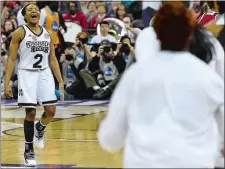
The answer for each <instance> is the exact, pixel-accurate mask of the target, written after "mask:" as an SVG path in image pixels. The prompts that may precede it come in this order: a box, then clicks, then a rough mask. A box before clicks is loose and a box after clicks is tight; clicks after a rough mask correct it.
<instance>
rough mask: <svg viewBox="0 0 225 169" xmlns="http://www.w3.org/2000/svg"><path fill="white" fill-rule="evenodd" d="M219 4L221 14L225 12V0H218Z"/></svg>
mask: <svg viewBox="0 0 225 169" xmlns="http://www.w3.org/2000/svg"><path fill="white" fill-rule="evenodd" d="M217 4H218V7H219V14H223V13H225V1H219V0H217Z"/></svg>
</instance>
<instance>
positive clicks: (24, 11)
mask: <svg viewBox="0 0 225 169" xmlns="http://www.w3.org/2000/svg"><path fill="white" fill-rule="evenodd" d="M29 5H30V4H27V5H25V6H24V7H23V9H22V11H21V14H22V15H23V16H25V15H26V9H27V7H28V6H29Z"/></svg>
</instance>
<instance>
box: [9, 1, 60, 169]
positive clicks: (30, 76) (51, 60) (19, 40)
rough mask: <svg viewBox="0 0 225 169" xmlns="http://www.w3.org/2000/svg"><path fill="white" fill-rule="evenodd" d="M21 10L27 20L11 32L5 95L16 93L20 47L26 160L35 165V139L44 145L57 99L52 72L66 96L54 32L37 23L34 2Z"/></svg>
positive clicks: (19, 85) (20, 96)
mask: <svg viewBox="0 0 225 169" xmlns="http://www.w3.org/2000/svg"><path fill="white" fill-rule="evenodd" d="M22 14H23V16H24V19H25V21H26V22H27V24H26V25H23V26H21V27H19V28H18V29H17V30H16V31H15V32H13V34H12V40H11V44H10V52H9V59H8V63H7V68H6V74H5V95H6V97H7V98H11V97H12V96H13V94H12V89H11V88H10V86H9V81H10V77H11V74H12V71H13V67H14V63H15V60H16V56H17V51H18V50H20V61H19V65H18V81H19V84H18V105H19V106H22V107H25V110H26V118H25V120H24V135H25V141H26V142H25V152H24V164H25V166H36V161H35V153H34V149H33V139H34V144H35V145H36V146H37V147H38V148H43V147H44V129H45V128H46V126H47V125H48V124H49V123H50V122H51V120H52V119H53V117H54V115H55V111H56V106H55V104H56V102H57V99H56V96H55V84H54V78H53V75H52V72H53V73H54V75H55V77H56V78H57V80H58V82H59V86H60V91H61V98H60V99H61V100H63V99H64V98H63V95H64V88H63V80H62V77H61V74H60V70H59V65H58V62H57V60H56V57H55V53H54V46H53V43H52V36H51V35H50V34H49V33H48V31H47V30H46V29H45V28H44V27H42V26H40V25H39V24H38V23H39V18H40V10H39V8H38V7H37V6H36V5H34V4H28V5H27V6H25V7H24V9H23V11H22ZM50 68H51V69H50ZM51 70H52V72H51ZM38 101H39V102H40V103H41V104H42V105H43V106H44V113H43V115H42V118H41V119H40V121H39V122H38V123H36V124H34V120H35V115H36V106H37V102H38Z"/></svg>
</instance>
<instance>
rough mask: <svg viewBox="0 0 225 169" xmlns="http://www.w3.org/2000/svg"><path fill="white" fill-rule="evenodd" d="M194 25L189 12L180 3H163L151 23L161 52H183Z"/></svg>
mask: <svg viewBox="0 0 225 169" xmlns="http://www.w3.org/2000/svg"><path fill="white" fill-rule="evenodd" d="M195 25H196V22H195V21H194V19H193V17H192V14H191V11H189V10H188V8H187V7H186V6H185V5H184V4H183V3H182V2H178V1H176V2H164V3H163V5H162V6H161V8H160V9H159V11H158V12H157V13H156V15H155V19H154V22H153V28H154V30H155V32H156V35H157V38H158V39H159V40H160V42H161V50H172V51H181V50H184V49H185V48H186V47H187V44H188V41H189V39H190V37H191V35H192V33H193V31H194V28H195Z"/></svg>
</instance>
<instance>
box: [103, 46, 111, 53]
mask: <svg viewBox="0 0 225 169" xmlns="http://www.w3.org/2000/svg"><path fill="white" fill-rule="evenodd" d="M103 50H104V52H105V53H109V52H110V50H111V47H110V46H105V47H104V49H103Z"/></svg>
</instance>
